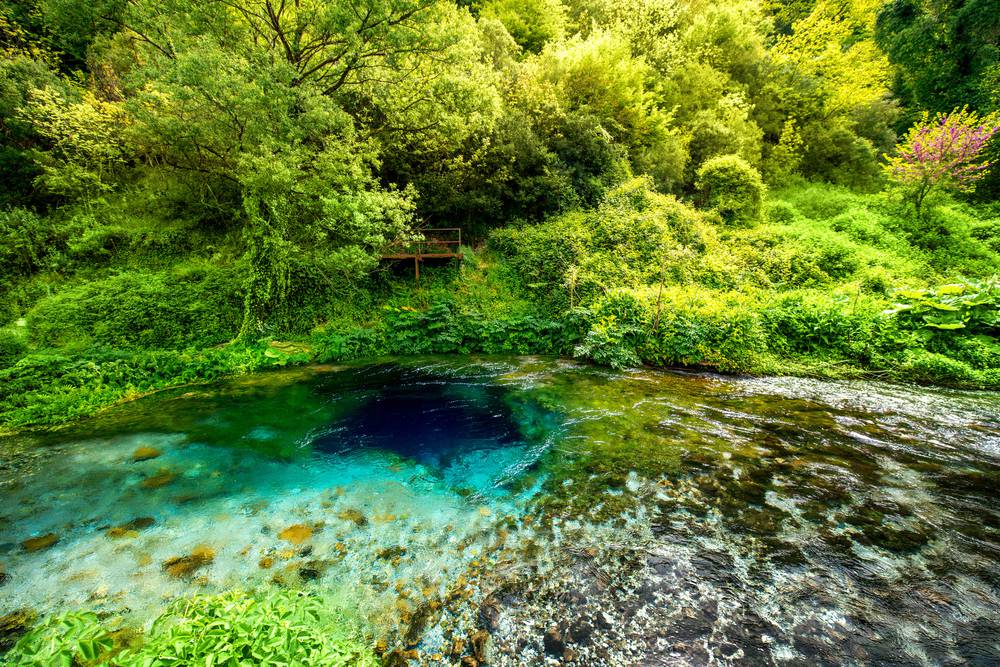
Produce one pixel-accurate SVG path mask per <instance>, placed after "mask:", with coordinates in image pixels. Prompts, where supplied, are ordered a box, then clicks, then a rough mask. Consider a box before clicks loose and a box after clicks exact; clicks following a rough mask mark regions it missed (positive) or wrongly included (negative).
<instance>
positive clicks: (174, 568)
mask: <svg viewBox="0 0 1000 667" xmlns="http://www.w3.org/2000/svg"><path fill="white" fill-rule="evenodd" d="M214 560H215V550H214V549H212V548H211V547H206V546H198V547H195V548H194V549H192V550H191V553H190V554H188V555H187V556H177V557H176V558H169V559H167V560H165V561H163V571H164V572H166V573H167V574H169V575H170V576H172V577H176V578H178V579H189V578H191V576H192V575H194V573H195V572H197V571H198V570H200V569H201V568H203V567H205V566H206V565H211V564H212V561H214Z"/></svg>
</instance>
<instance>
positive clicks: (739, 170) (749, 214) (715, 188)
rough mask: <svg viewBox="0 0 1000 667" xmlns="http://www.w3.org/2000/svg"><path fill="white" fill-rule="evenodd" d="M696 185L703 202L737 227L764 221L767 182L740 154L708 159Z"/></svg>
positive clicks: (728, 222)
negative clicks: (765, 183)
mask: <svg viewBox="0 0 1000 667" xmlns="http://www.w3.org/2000/svg"><path fill="white" fill-rule="evenodd" d="M695 187H696V188H697V189H698V192H699V194H700V196H701V200H702V202H703V204H704V205H705V206H706V207H708V208H710V209H712V210H714V211H715V212H716V213H718V214H719V216H720V217H721V218H722V220H723V221H724V222H725V223H726V224H728V225H733V226H737V227H750V226H753V225H755V224H757V223H758V222H760V221H761V213H762V210H763V201H764V193H765V190H766V188H765V186H764V181H763V179H761V176H760V172H759V171H757V170H756V169H755V168H754V167H752V166H751V165H750V163H748V162H747V161H746V160H744V159H743V158H741V157H739V156H738V155H722V156H719V157H714V158H711V159H710V160H706V161H705V163H704V164H703V165H701V167H699V169H698V174H697V180H696V181H695Z"/></svg>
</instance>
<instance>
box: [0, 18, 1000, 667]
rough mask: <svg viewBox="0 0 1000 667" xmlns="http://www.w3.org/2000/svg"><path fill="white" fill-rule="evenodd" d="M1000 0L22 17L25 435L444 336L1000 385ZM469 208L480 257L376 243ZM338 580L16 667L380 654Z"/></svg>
mask: <svg viewBox="0 0 1000 667" xmlns="http://www.w3.org/2000/svg"><path fill="white" fill-rule="evenodd" d="M998 29H1000V7H998V6H997V0H943V1H936V2H930V1H929V0H874V1H872V2H858V1H853V0H851V1H847V0H843V1H834V0H796V1H795V2H776V1H770V0H711V1H710V0H472V1H471V2H470V1H469V0H460V1H458V2H456V1H454V0H357V1H355V2H347V3H345V2H336V1H334V0H299V1H297V2H295V3H288V2H284V1H283V0H130V1H129V2H120V1H119V0H90V1H89V2H84V1H83V0H8V1H7V2H5V3H3V4H2V5H0V51H2V54H3V58H2V60H0V429H14V428H21V427H27V426H37V425H58V424H61V423H64V422H66V421H68V420H71V419H74V418H77V417H81V416H84V415H87V414H91V413H94V412H96V411H98V410H100V409H102V408H104V407H106V406H108V405H112V404H114V403H117V402H120V401H123V400H130V399H132V398H136V397H138V396H142V395H144V394H147V393H149V392H153V391H158V390H161V389H165V388H169V387H176V386H179V385H184V384H189V383H196V382H204V381H209V380H212V379H215V378H218V377H220V376H223V375H231V374H239V373H247V372H251V371H255V370H260V369H266V368H270V367H275V366H284V365H287V364H293V363H306V362H310V361H317V362H333V361H338V362H340V361H350V360H355V359H362V358H372V357H379V356H385V355H416V354H429V353H435V354H437V353H459V354H469V353H486V354H500V353H503V354H553V355H567V356H569V355H573V356H576V357H579V358H582V359H587V360H591V361H593V362H595V363H598V364H604V365H608V366H613V367H627V366H632V365H636V364H640V363H646V364H653V365H666V366H693V367H709V368H715V369H719V370H722V371H728V372H750V373H795V374H803V375H822V376H831V377H878V378H886V379H892V380H899V381H918V382H927V383H936V384H942V385H949V386H958V387H972V388H990V389H1000V288H998V282H997V281H998V277H997V275H998V267H1000V203H998V200H997V197H998V195H1000V167H998V166H997V163H998V161H1000V140H998V139H997V138H996V137H995V135H996V134H997V133H998V131H997V126H998V125H1000V121H998V113H1000V64H998V63H1000V50H998V41H997V34H998ZM429 227H461V228H463V232H464V238H465V239H466V240H467V241H468V244H467V245H466V247H463V248H462V249H461V251H462V253H463V255H464V258H463V260H462V261H461V262H451V263H448V264H445V265H432V264H431V263H429V262H428V263H426V264H425V265H424V267H423V270H422V271H421V278H420V279H419V281H418V280H415V277H414V276H413V274H412V272H411V271H412V269H411V268H410V267H409V265H404V266H397V265H393V264H391V263H386V262H380V257H381V255H382V254H383V253H384V252H385V250H386V249H387V248H388V247H389V246H390V245H392V244H393V243H399V242H402V243H412V242H414V241H415V240H417V239H419V237H420V234H421V229H423V228H429ZM344 628H345V626H344V625H343V623H342V622H341V620H339V619H337V618H333V617H331V616H329V615H328V613H327V611H326V607H325V606H324V605H322V604H320V603H319V602H317V601H316V600H315V599H313V598H309V597H307V596H302V595H299V594H296V593H293V592H283V593H276V594H274V595H272V596H270V597H254V596H252V595H247V594H243V593H231V594H227V595H224V596H219V597H201V598H196V599H193V600H183V601H179V602H177V603H176V604H174V605H173V606H172V607H170V609H169V610H168V611H167V612H166V614H165V615H164V617H162V618H161V619H160V620H159V621H157V623H156V624H154V626H153V627H152V629H151V630H150V631H149V632H148V633H146V634H143V635H136V634H135V633H128V632H123V631H121V630H112V629H111V628H110V627H109V626H108V625H107V621H106V619H99V618H98V617H96V616H94V615H93V614H90V613H87V612H68V613H65V614H62V615H59V616H55V617H52V618H49V619H45V620H43V621H42V622H41V624H40V625H38V626H37V627H36V628H35V629H33V630H31V631H30V632H29V633H28V634H27V635H25V636H24V637H23V638H22V639H21V640H20V642H19V643H18V644H17V645H16V647H15V648H14V649H13V650H12V651H11V652H10V653H9V654H8V655H7V656H6V660H7V661H8V662H9V663H11V664H23V665H30V664H38V665H43V664H44V665H51V664H117V665H173V664H178V665H179V664H233V665H236V664H249V663H250V662H253V663H254V664H257V663H266V664H312V665H326V664H329V665H341V664H345V665H346V664H352V665H355V664H357V665H367V664H375V658H374V657H373V656H372V655H371V654H370V653H369V652H368V651H367V650H366V649H365V648H364V647H363V646H362V645H361V644H359V643H358V639H357V637H356V636H355V635H353V634H352V633H350V632H348V631H346V630H345V629H344Z"/></svg>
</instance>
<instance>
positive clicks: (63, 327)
mask: <svg viewBox="0 0 1000 667" xmlns="http://www.w3.org/2000/svg"><path fill="white" fill-rule="evenodd" d="M240 311H241V303H240V297H239V292H238V283H237V281H236V276H235V275H234V274H233V273H232V272H227V271H220V270H214V269H213V270H202V269H194V270H190V271H187V272H184V273H178V274H174V275H171V274H151V273H123V274H121V275H118V276H115V277H113V278H108V279H106V280H101V281H95V282H91V283H85V284H83V285H80V286H78V287H73V288H70V289H67V290H64V291H62V292H59V293H57V294H56V295H54V296H52V297H49V298H46V299H43V300H41V301H40V302H39V303H38V304H36V305H35V307H34V308H33V309H32V310H31V311H30V312H29V313H28V324H29V334H30V337H31V339H32V341H33V342H35V343H37V344H38V345H43V346H58V345H66V344H71V343H81V342H82V343H88V342H93V343H96V344H98V345H109V346H117V347H126V348H128V347H132V348H144V349H166V348H183V347H188V346H201V347H208V346H212V345H217V344H219V343H224V342H226V341H227V340H231V339H232V338H233V337H234V336H235V335H236V333H237V331H238V329H239V323H240V317H241V312H240Z"/></svg>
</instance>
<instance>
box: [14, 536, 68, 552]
mask: <svg viewBox="0 0 1000 667" xmlns="http://www.w3.org/2000/svg"><path fill="white" fill-rule="evenodd" d="M58 541H59V536H58V535H56V534H55V533H48V534H47V535H42V536H40V537H32V538H29V539H27V540H25V541H24V542H21V546H22V547H24V550H25V551H27V552H29V553H31V552H34V551H41V550H42V549H48V548H49V547H51V546H52V545H53V544H55V543H56V542H58Z"/></svg>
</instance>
